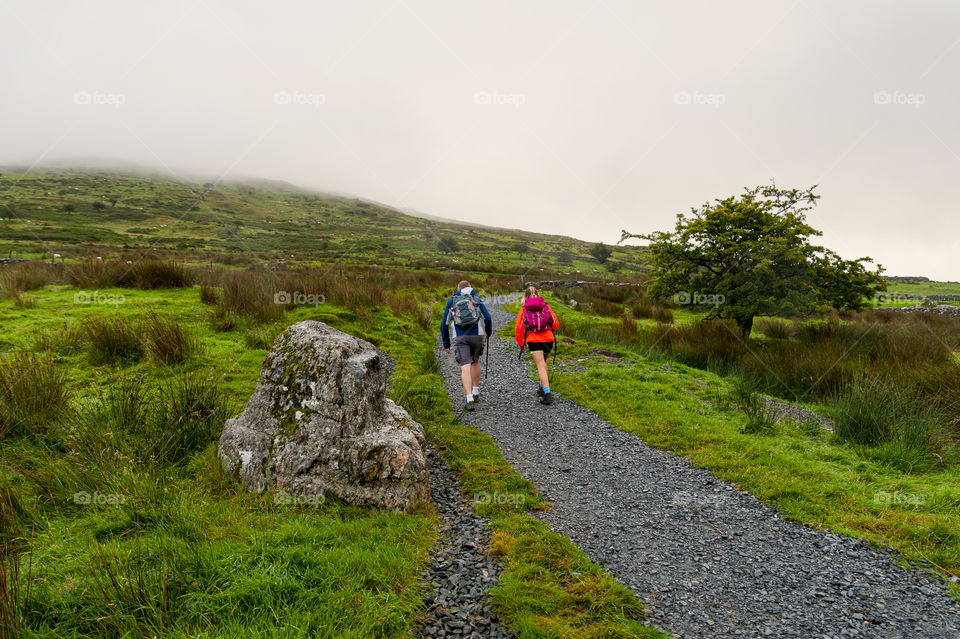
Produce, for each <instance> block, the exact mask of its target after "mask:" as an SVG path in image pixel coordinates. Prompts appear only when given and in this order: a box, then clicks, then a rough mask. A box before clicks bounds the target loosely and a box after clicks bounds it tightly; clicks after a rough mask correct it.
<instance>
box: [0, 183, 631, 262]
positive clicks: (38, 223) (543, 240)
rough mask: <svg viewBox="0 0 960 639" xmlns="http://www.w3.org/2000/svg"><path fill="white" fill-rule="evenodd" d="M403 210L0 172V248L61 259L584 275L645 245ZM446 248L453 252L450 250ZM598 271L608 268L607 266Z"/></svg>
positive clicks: (202, 187)
mask: <svg viewBox="0 0 960 639" xmlns="http://www.w3.org/2000/svg"><path fill="white" fill-rule="evenodd" d="M591 246H592V245H591V244H589V243H587V242H583V241H580V240H575V239H572V238H568V237H563V236H558V235H544V234H539V233H530V232H526V231H513V230H506V229H495V228H489V227H481V226H472V225H468V224H461V223H457V222H452V221H450V222H445V221H438V220H432V219H424V218H418V217H413V216H410V215H405V214H403V213H399V212H397V211H395V210H392V209H389V208H387V207H384V206H379V205H377V204H373V203H370V202H365V201H361V200H357V199H346V198H342V197H334V196H327V195H322V194H317V193H313V192H309V191H305V190H302V189H298V188H296V187H293V186H291V185H285V184H283V183H268V184H263V183H251V184H243V183H232V184H216V185H214V184H212V183H207V184H191V183H182V182H177V181H174V180H171V179H167V178H163V177H152V176H137V175H121V174H116V173H109V172H97V173H79V172H68V171H61V172H56V171H48V172H40V173H30V174H23V173H15V172H10V171H2V173H0V255H7V254H9V252H10V251H11V250H16V251H20V252H21V253H22V254H24V255H25V256H27V257H38V258H40V257H45V258H46V259H49V258H50V257H51V255H52V254H53V253H58V254H60V255H63V256H64V257H66V258H67V259H71V258H78V257H83V256H101V257H107V256H116V255H118V254H120V253H125V254H126V255H127V256H128V257H126V258H125V259H130V258H129V255H137V254H141V253H143V252H144V251H149V252H158V251H159V252H160V254H163V255H167V256H173V257H177V258H178V259H181V260H184V261H190V262H204V261H206V262H210V261H226V262H228V263H237V264H245V263H256V262H258V261H269V262H272V261H276V260H286V261H290V260H294V261H297V262H299V263H307V264H335V263H340V262H343V261H346V262H347V263H348V264H350V265H372V264H390V265H392V266H396V267H404V268H424V267H429V268H437V267H442V268H451V269H466V270H472V271H492V272H503V273H513V274H515V276H517V277H519V275H520V274H526V275H527V276H528V277H527V279H531V278H538V277H540V276H541V275H543V276H544V277H546V276H550V275H554V274H558V273H564V274H569V275H571V276H574V277H578V276H579V277H581V278H584V279H587V278H590V279H597V278H605V277H612V276H614V275H618V277H620V278H621V279H622V278H623V277H625V276H628V275H629V274H630V273H637V271H636V270H635V269H632V268H631V267H629V266H628V265H631V264H633V265H638V264H642V263H643V262H644V260H645V255H646V250H645V249H644V248H641V247H630V246H623V247H620V246H613V247H611V248H612V250H613V255H612V256H611V258H610V264H609V265H600V264H598V263H597V262H596V260H595V259H594V258H592V257H590V255H589V249H590V247H591ZM452 247H456V250H451V248H452ZM610 270H613V271H619V272H620V273H619V274H617V273H611V272H610ZM578 272H579V273H578Z"/></svg>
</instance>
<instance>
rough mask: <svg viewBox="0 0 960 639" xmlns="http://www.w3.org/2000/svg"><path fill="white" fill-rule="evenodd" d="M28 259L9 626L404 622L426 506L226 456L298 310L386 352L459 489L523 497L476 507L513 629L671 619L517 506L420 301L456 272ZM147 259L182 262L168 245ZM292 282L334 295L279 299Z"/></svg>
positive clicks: (65, 632)
mask: <svg viewBox="0 0 960 639" xmlns="http://www.w3.org/2000/svg"><path fill="white" fill-rule="evenodd" d="M2 268H16V269H19V270H22V269H25V268H26V267H24V266H22V265H20V266H16V267H2ZM29 268H32V269H36V271H37V272H38V273H39V275H38V276H37V277H36V278H35V280H34V282H33V284H34V285H31V286H27V285H26V284H25V281H26V279H28V278H26V276H24V275H23V274H22V273H21V274H20V276H18V277H17V278H15V279H16V280H17V282H19V286H20V288H19V289H18V290H17V291H16V293H15V294H11V295H8V296H7V299H3V300H0V322H2V324H3V326H4V327H5V329H6V331H5V334H4V336H3V341H2V343H0V354H2V356H3V357H2V359H0V379H2V381H4V385H3V386H4V389H3V391H2V392H0V437H2V446H3V454H2V457H0V504H2V506H0V523H2V527H0V542H2V543H0V551H2V555H3V556H2V563H3V569H4V573H3V574H4V577H5V579H4V580H3V581H2V582H0V583H2V588H0V601H2V602H3V604H4V606H3V610H4V614H3V618H2V619H0V622H2V626H3V628H4V631H5V633H7V634H5V636H7V635H10V636H23V637H30V636H44V637H79V636H96V637H138V636H145V637H146V636H160V635H163V636H171V637H187V636H189V637H198V636H205V637H235V636H251V637H255V636H262V637H300V636H330V637H333V636H346V637H371V636H376V637H402V636H409V633H410V628H411V627H412V626H413V624H414V623H415V622H416V619H417V617H418V615H419V614H420V611H421V610H422V600H423V596H424V595H425V590H424V587H423V585H422V584H421V582H420V578H419V573H420V571H421V570H422V569H423V568H424V566H425V562H426V561H427V560H428V553H429V551H430V548H431V547H432V545H433V543H434V540H435V536H436V524H437V520H436V517H435V515H434V513H433V512H431V511H430V510H429V509H424V510H421V511H418V512H414V513H411V514H407V515H398V514H390V513H381V512H378V511H375V510H371V509H364V508H357V507H353V506H349V505H345V504H342V503H338V502H337V501H336V500H334V499H328V500H324V501H323V502H319V503H313V502H310V501H308V500H307V501H304V500H297V499H290V498H287V497H289V496H284V495H282V494H265V495H253V494H249V493H246V492H245V491H243V490H242V489H241V488H240V487H239V486H238V485H237V484H236V482H234V481H233V480H231V479H230V478H229V477H228V476H226V474H225V473H224V471H223V470H222V467H221V465H220V462H219V460H218V459H217V457H216V445H215V443H214V442H215V441H216V439H217V438H218V436H219V433H220V429H221V428H222V425H223V420H224V419H225V418H226V417H227V416H229V415H233V414H236V413H237V412H239V410H240V409H241V408H242V405H243V403H244V401H245V400H246V398H247V397H248V396H249V395H250V393H251V392H252V390H253V388H254V386H255V383H256V380H257V377H258V375H259V370H260V364H261V362H262V360H263V358H264V356H265V355H266V352H267V351H266V349H267V348H269V345H270V344H271V343H272V341H273V339H274V338H275V337H276V336H277V335H278V334H279V333H280V332H281V331H282V330H283V328H284V326H286V325H289V324H290V323H292V322H295V321H299V320H303V319H318V320H321V321H324V322H327V323H329V324H331V325H333V326H335V327H337V328H340V329H341V330H345V331H348V332H351V333H353V334H355V335H358V336H360V337H363V338H365V339H368V340H370V341H372V342H373V343H375V344H376V345H378V346H379V347H381V348H383V349H385V350H386V351H387V352H388V353H390V354H391V356H392V357H394V359H395V360H396V361H397V370H396V372H395V374H394V378H393V396H394V398H395V399H396V400H397V401H398V402H400V403H401V404H402V405H404V406H405V407H407V408H408V410H410V412H411V414H412V415H413V416H414V418H416V419H417V420H418V421H420V422H421V423H423V424H424V426H425V428H426V431H427V433H428V437H429V438H430V439H431V441H433V442H434V443H435V444H436V445H438V446H439V447H441V450H442V453H443V455H444V456H445V458H446V459H447V460H448V462H449V463H450V464H451V465H452V466H453V467H454V468H456V469H457V470H458V472H459V474H460V477H461V479H462V481H463V485H464V488H465V490H466V491H467V492H468V496H470V495H474V494H478V493H481V492H483V493H487V494H492V495H501V494H503V495H509V496H511V497H512V499H509V500H499V499H498V500H493V503H492V504H487V505H484V504H478V505H477V506H476V507H477V509H478V510H479V511H480V512H481V513H482V514H484V515H485V516H487V517H490V518H492V520H493V526H494V539H495V545H494V551H495V552H496V553H497V554H499V555H500V556H501V557H502V560H503V563H504V567H505V569H504V572H503V574H502V578H501V583H500V585H499V586H498V588H497V589H496V590H495V591H494V592H493V605H494V607H495V609H496V610H497V611H498V612H499V613H500V615H501V616H502V618H503V619H504V620H505V621H506V622H507V624H509V625H510V626H512V627H513V628H515V629H516V630H517V631H518V633H519V636H524V637H653V636H659V635H658V633H656V632H655V631H652V630H651V629H649V628H648V627H647V626H645V625H644V623H643V619H644V615H643V611H642V609H641V607H640V605H639V604H638V602H637V601H636V600H635V599H634V598H633V596H632V595H631V594H630V593H629V592H628V591H627V590H625V589H624V588H623V587H622V586H620V585H619V584H618V583H617V582H616V581H614V580H613V579H612V578H610V577H609V576H608V575H606V574H605V573H604V572H603V571H601V570H600V569H599V568H598V567H597V566H595V565H593V564H591V563H590V562H589V561H588V560H587V559H586V557H585V556H584V555H583V554H582V553H581V552H580V551H579V550H578V549H577V548H576V547H574V546H573V545H572V544H570V543H569V542H568V541H567V540H565V539H564V538H562V537H560V536H558V535H556V534H554V533H552V532H550V531H549V530H548V529H547V528H546V527H545V526H544V525H543V524H541V523H539V522H538V521H537V520H536V519H534V518H533V517H531V516H529V515H528V514H526V511H527V510H528V509H529V508H543V507H545V505H544V504H543V503H542V501H541V500H540V498H539V496H538V495H536V493H535V491H534V490H533V487H532V486H531V485H530V484H529V483H528V482H526V481H524V480H523V479H521V478H520V477H519V476H518V475H517V474H516V473H515V472H513V471H512V470H511V469H510V468H509V466H508V465H507V464H506V462H505V461H504V460H503V458H502V457H501V456H500V454H499V451H498V450H497V449H496V446H495V445H494V444H493V442H492V440H490V439H489V438H488V437H485V436H483V435H481V434H480V433H478V432H477V431H475V430H473V429H470V428H466V427H464V426H462V425H461V424H459V422H457V421H456V419H455V418H454V416H453V413H452V411H451V407H450V404H449V401H448V399H447V397H446V394H445V393H444V391H443V385H442V381H441V380H440V377H439V375H438V373H437V368H436V363H435V361H434V359H433V348H434V343H435V339H436V332H435V331H436V329H435V327H433V326H431V325H428V323H427V322H426V321H425V314H424V311H425V310H426V306H425V305H424V304H427V303H429V302H431V301H434V300H436V299H438V298H440V297H441V293H442V292H443V290H444V289H445V288H446V286H440V285H438V284H436V282H438V281H442V280H445V279H446V278H447V277H448V276H446V275H444V274H442V273H434V274H429V273H420V274H419V275H411V274H409V273H406V274H397V273H395V274H394V275H393V279H392V280H390V281H384V282H382V283H377V282H374V281H373V280H371V279H370V278H368V277H367V275H366V274H365V273H366V272H364V274H353V275H347V276H344V277H341V276H340V275H339V272H337V273H335V274H334V273H332V272H331V271H330V270H329V269H327V270H309V271H307V272H303V273H301V272H294V273H284V274H280V275H277V274H272V273H268V272H263V271H257V270H253V271H251V270H240V271H235V270H230V269H223V270H221V271H217V272H216V273H210V272H206V271H203V270H199V271H189V269H188V272H189V273H190V275H189V278H197V279H201V280H202V281H203V286H195V285H183V286H178V287H161V288H152V289H146V290H144V289H140V288H136V287H133V286H130V285H128V286H124V287H113V286H111V287H103V288H100V287H98V288H79V287H76V286H70V285H66V284H61V283H58V281H59V280H56V281H54V282H52V283H46V282H47V280H49V279H50V278H52V277H56V276H57V273H59V275H60V277H62V278H65V277H66V276H69V277H70V278H73V279H83V280H90V284H91V285H99V284H103V283H105V282H109V281H111V278H115V277H118V276H119V277H120V278H121V280H124V278H126V275H125V274H124V273H123V271H124V270H125V269H121V270H120V271H118V272H111V271H110V269H109V268H106V267H104V266H103V265H102V264H98V263H93V262H91V263H83V264H79V265H77V267H76V269H75V270H74V271H70V270H69V269H59V270H58V269H53V268H52V267H49V266H43V265H29ZM149 270H150V273H153V274H155V275H156V274H157V273H160V274H166V275H164V277H169V278H171V280H172V281H174V282H176V283H183V282H180V274H181V273H180V271H179V270H177V269H176V268H172V267H171V265H170V264H164V265H161V264H158V263H151V266H150V269H149ZM11 272H12V271H11ZM138 273H139V274H138V278H140V279H138V280H137V281H140V282H141V283H142V284H143V283H153V282H154V280H151V279H150V278H149V277H147V276H146V274H145V272H142V271H138ZM5 281H6V280H5ZM124 281H125V280H124ZM493 281H494V282H495V280H493ZM8 283H9V282H8ZM478 284H479V282H478ZM280 289H286V290H288V291H289V290H295V291H297V290H302V291H316V290H323V291H325V293H324V298H325V299H324V301H323V302H322V303H319V304H316V305H310V306H307V305H303V306H282V307H281V308H280V309H279V310H277V309H276V308H274V307H275V306H276V305H273V306H271V303H272V302H273V300H274V299H275V298H274V295H275V294H276V293H277V292H278V290H280ZM271 309H272V310H271ZM8 382H9V383H8ZM41 391H42V392H41ZM34 397H38V398H39V400H36V401H35V400H34V399H32V398H34ZM38 401H39V402H42V405H41V404H38ZM39 408H43V410H38V409H39Z"/></svg>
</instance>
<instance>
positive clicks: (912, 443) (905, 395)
mask: <svg viewBox="0 0 960 639" xmlns="http://www.w3.org/2000/svg"><path fill="white" fill-rule="evenodd" d="M835 419H836V426H835V427H834V434H835V435H836V436H837V437H838V438H840V439H842V440H844V441H847V442H850V443H853V444H859V445H862V446H872V447H877V448H876V450H875V451H874V456H875V457H876V458H877V459H879V460H880V461H882V462H885V463H887V464H888V465H890V466H893V467H895V468H897V469H899V470H901V471H903V472H925V471H929V470H932V469H934V468H935V467H937V466H938V465H939V464H940V463H942V460H943V453H944V452H946V451H945V448H946V447H947V446H948V444H947V441H946V439H945V437H944V423H943V418H942V415H941V413H940V411H939V410H938V408H937V407H936V406H935V405H932V404H928V403H926V402H924V400H923V399H922V398H921V397H919V396H918V395H916V394H915V393H913V392H912V391H911V389H909V387H903V386H898V385H896V384H894V383H891V382H890V381H887V380H876V379H866V378H863V377H858V378H857V379H855V380H854V381H853V382H852V383H851V384H850V385H849V386H848V388H847V389H846V390H845V391H844V392H843V393H842V394H841V395H840V396H839V397H838V398H837V400H836V402H835Z"/></svg>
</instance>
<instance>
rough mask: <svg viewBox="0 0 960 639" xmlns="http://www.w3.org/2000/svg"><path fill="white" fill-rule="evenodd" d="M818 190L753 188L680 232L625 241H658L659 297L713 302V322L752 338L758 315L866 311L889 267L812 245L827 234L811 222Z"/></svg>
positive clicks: (654, 276)
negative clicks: (728, 323) (726, 321)
mask: <svg viewBox="0 0 960 639" xmlns="http://www.w3.org/2000/svg"><path fill="white" fill-rule="evenodd" d="M815 188H816V186H812V187H810V188H809V189H806V190H801V189H778V188H777V187H776V185H775V184H771V185H770V186H758V187H756V188H753V189H745V190H744V193H743V194H742V195H740V196H733V197H729V198H726V199H723V200H715V201H714V202H713V203H710V202H707V203H705V204H704V205H703V206H701V207H700V208H694V209H692V211H691V215H690V216H689V217H688V216H686V215H684V214H679V215H677V223H676V228H675V230H674V231H673V232H670V233H667V232H663V231H657V232H654V233H651V234H649V235H638V234H634V233H629V232H627V231H623V233H622V237H621V239H620V241H621V242H622V241H624V240H627V239H629V238H640V239H645V240H649V241H650V247H649V248H650V253H651V256H652V258H653V267H652V273H651V283H650V287H649V292H650V294H651V295H654V296H657V297H669V296H674V297H675V299H679V300H681V301H682V302H683V303H697V302H698V300H707V301H708V303H711V304H713V305H714V311H713V312H712V313H711V315H710V316H711V317H725V318H730V319H733V320H735V321H736V323H737V326H738V327H739V328H740V333H741V335H742V336H743V337H744V338H745V339H746V338H748V337H749V336H750V331H751V329H752V328H753V319H754V318H755V317H757V316H763V315H800V314H804V313H809V312H810V311H813V310H818V309H820V310H823V309H826V308H828V307H833V308H836V309H844V308H848V309H854V310H859V309H862V308H864V307H865V306H867V298H868V297H870V296H873V295H874V294H875V293H876V292H877V291H878V290H885V288H886V284H885V283H884V281H883V279H881V277H880V274H881V273H882V272H883V267H882V266H879V265H877V268H876V270H871V269H870V268H869V267H868V263H871V262H873V260H872V259H870V258H869V257H861V258H859V259H856V260H844V259H842V258H841V257H840V256H839V255H837V254H836V253H834V252H833V251H831V250H829V249H827V248H824V247H822V246H817V245H815V244H812V243H811V242H810V238H811V237H814V236H819V235H822V233H821V232H820V231H818V230H816V229H815V228H813V227H812V226H810V225H808V224H807V223H806V215H805V214H806V212H807V211H809V210H811V209H812V208H813V207H814V206H815V205H816V203H817V200H818V199H820V196H819V195H816V194H815V193H814V189H815Z"/></svg>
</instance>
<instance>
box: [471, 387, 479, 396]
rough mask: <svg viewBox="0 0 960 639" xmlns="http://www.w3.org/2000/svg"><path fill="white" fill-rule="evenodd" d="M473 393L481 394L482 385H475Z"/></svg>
mask: <svg viewBox="0 0 960 639" xmlns="http://www.w3.org/2000/svg"><path fill="white" fill-rule="evenodd" d="M473 394H474V395H479V394H480V387H479V386H474V387H473Z"/></svg>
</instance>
